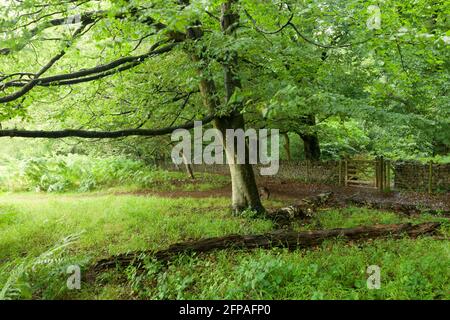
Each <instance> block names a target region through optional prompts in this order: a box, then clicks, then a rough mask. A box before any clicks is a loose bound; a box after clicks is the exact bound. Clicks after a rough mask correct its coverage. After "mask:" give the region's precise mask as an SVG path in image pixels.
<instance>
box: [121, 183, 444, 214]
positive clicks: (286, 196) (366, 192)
mask: <svg viewBox="0 0 450 320" xmlns="http://www.w3.org/2000/svg"><path fill="white" fill-rule="evenodd" d="M258 185H259V186H265V187H266V188H267V189H268V190H269V191H270V198H269V199H271V200H279V201H282V202H283V203H286V204H296V203H298V202H300V201H301V200H303V199H304V198H306V197H311V196H315V195H318V194H320V193H324V192H333V199H332V201H333V202H334V204H335V205H340V206H344V205H348V200H349V199H350V198H355V197H356V198H358V199H365V200H367V201H371V202H377V203H384V204H386V206H388V205H391V204H392V205H394V204H396V205H402V204H405V205H414V206H417V207H426V208H431V209H434V210H445V211H448V210H450V193H442V194H432V195H430V194H428V193H419V192H397V191H395V192H387V193H381V192H379V191H378V190H376V189H372V188H360V187H339V186H332V185H325V184H311V183H308V184H306V183H303V182H299V181H294V180H279V179H271V178H263V179H258ZM116 194H118V195H121V194H135V195H142V196H158V197H168V198H181V197H189V198H210V197H212V198H216V197H226V198H228V197H231V185H230V184H229V185H226V186H224V187H221V188H217V189H213V190H205V191H201V190H193V191H182V190H175V191H155V190H139V191H135V192H131V193H130V192H118V193H116Z"/></svg>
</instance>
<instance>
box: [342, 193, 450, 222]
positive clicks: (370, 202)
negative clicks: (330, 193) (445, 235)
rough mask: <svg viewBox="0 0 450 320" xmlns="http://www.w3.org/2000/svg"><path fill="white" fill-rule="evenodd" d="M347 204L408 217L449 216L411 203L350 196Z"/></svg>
mask: <svg viewBox="0 0 450 320" xmlns="http://www.w3.org/2000/svg"><path fill="white" fill-rule="evenodd" d="M346 203H347V204H351V205H356V206H359V207H367V208H373V209H380V210H388V211H395V212H400V213H403V214H406V215H408V216H410V215H418V214H422V213H429V214H435V215H441V216H444V217H448V216H450V211H449V210H436V209H432V208H421V207H419V206H418V205H416V204H412V203H402V202H392V201H383V200H378V199H367V198H364V197H358V196H352V197H350V198H348V199H346Z"/></svg>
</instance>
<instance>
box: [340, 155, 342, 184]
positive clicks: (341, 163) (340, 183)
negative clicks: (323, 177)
mask: <svg viewBox="0 0 450 320" xmlns="http://www.w3.org/2000/svg"><path fill="white" fill-rule="evenodd" d="M339 185H340V186H342V160H341V159H339Z"/></svg>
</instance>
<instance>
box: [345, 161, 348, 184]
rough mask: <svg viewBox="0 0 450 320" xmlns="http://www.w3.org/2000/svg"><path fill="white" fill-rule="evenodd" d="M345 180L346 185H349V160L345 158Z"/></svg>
mask: <svg viewBox="0 0 450 320" xmlns="http://www.w3.org/2000/svg"><path fill="white" fill-rule="evenodd" d="M344 182H345V186H347V185H348V161H347V160H345V162H344Z"/></svg>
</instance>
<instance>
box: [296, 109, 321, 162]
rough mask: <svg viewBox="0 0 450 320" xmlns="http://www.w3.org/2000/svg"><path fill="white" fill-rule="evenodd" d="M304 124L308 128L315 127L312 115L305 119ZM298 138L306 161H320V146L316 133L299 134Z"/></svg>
mask: <svg viewBox="0 0 450 320" xmlns="http://www.w3.org/2000/svg"><path fill="white" fill-rule="evenodd" d="M305 124H307V125H309V126H315V125H316V119H315V116H314V115H310V116H308V117H307V119H306V121H305ZM299 135H300V138H302V140H303V148H304V152H305V159H306V160H313V161H317V160H320V145H319V137H318V136H317V133H316V132H313V133H300V134H299Z"/></svg>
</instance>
